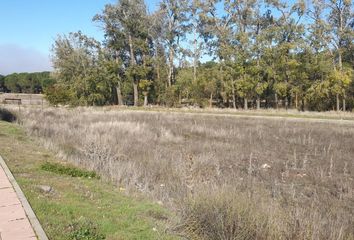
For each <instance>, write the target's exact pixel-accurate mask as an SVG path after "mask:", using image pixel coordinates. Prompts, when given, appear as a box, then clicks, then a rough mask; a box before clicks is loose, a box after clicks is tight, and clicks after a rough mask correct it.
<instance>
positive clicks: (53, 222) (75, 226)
mask: <svg viewBox="0 0 354 240" xmlns="http://www.w3.org/2000/svg"><path fill="white" fill-rule="evenodd" d="M0 153H1V155H2V157H3V158H4V159H5V161H6V162H7V164H8V166H9V167H10V169H11V171H12V172H13V174H14V176H15V178H16V179H17V181H18V183H19V185H20V187H21V188H22V190H23V191H24V193H25V195H26V197H27V198H28V200H29V202H30V204H31V205H32V208H33V210H34V211H35V213H36V215H37V216H38V218H39V220H40V222H41V224H42V226H43V228H44V230H45V231H46V233H47V235H48V237H49V239H53V240H54V239H55V240H58V239H59V240H61V239H62V240H69V239H75V240H83V239H85V240H101V239H174V238H173V237H171V236H169V235H167V234H166V233H165V229H166V223H167V222H168V221H169V220H168V219H169V218H170V214H169V213H168V212H167V211H166V210H165V209H163V208H161V207H160V206H159V205H157V204H153V203H151V202H149V201H147V200H146V199H145V200H144V199H142V198H141V197H134V198H132V197H127V196H126V194H125V193H124V192H125V189H124V188H120V189H118V188H116V187H114V186H112V185H111V184H108V183H106V182H104V181H102V180H99V179H98V176H96V175H95V173H93V172H90V171H86V170H82V169H80V168H76V167H73V166H72V165H68V164H66V163H63V162H58V161H57V160H56V158H55V157H54V156H53V154H52V153H51V152H49V151H47V150H45V149H44V148H43V147H39V146H37V145H36V144H35V143H33V140H31V139H30V138H29V137H28V136H26V135H25V133H24V131H23V129H22V127H20V126H18V125H15V124H10V123H6V122H3V121H0ZM0 227H1V226H0Z"/></svg>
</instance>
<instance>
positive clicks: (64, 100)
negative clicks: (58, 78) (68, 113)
mask: <svg viewBox="0 0 354 240" xmlns="http://www.w3.org/2000/svg"><path fill="white" fill-rule="evenodd" d="M44 94H45V98H46V99H47V100H48V102H49V103H50V104H52V105H54V106H57V105H60V104H62V105H66V104H71V105H72V104H73V102H74V101H73V97H72V94H71V92H70V90H69V89H68V88H66V87H63V86H61V85H53V86H50V87H48V88H46V89H45V90H44Z"/></svg>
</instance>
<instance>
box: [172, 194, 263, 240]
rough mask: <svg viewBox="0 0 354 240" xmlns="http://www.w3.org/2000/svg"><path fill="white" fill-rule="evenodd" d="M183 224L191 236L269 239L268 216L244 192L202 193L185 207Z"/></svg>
mask: <svg viewBox="0 0 354 240" xmlns="http://www.w3.org/2000/svg"><path fill="white" fill-rule="evenodd" d="M182 223H183V224H182V226H181V227H180V229H177V230H178V231H179V232H181V233H182V235H185V236H186V237H187V238H188V239H205V240H217V239H220V240H228V239H235V240H236V239H268V235H269V230H268V229H269V228H268V218H267V216H266V215H265V214H263V213H262V212H261V211H260V209H257V207H256V206H255V205H254V204H253V203H252V201H250V199H248V198H247V197H246V196H244V194H242V193H240V192H239V193H235V192H232V191H226V190H225V191H217V192H213V193H201V194H199V195H198V196H196V197H195V198H194V199H193V200H191V201H189V202H188V203H187V204H186V205H185V208H184V213H183V216H182Z"/></svg>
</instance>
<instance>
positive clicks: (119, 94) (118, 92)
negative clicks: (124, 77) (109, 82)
mask: <svg viewBox="0 0 354 240" xmlns="http://www.w3.org/2000/svg"><path fill="white" fill-rule="evenodd" d="M116 90H117V100H118V105H120V106H121V105H124V103H123V96H122V91H121V90H120V83H119V82H118V85H117V86H116Z"/></svg>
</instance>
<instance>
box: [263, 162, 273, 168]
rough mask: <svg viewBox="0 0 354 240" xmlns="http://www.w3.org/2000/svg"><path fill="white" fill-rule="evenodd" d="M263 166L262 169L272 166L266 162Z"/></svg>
mask: <svg viewBox="0 0 354 240" xmlns="http://www.w3.org/2000/svg"><path fill="white" fill-rule="evenodd" d="M261 168H262V169H269V168H271V166H270V165H268V164H266V163H265V164H263V165H262V166H261Z"/></svg>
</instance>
